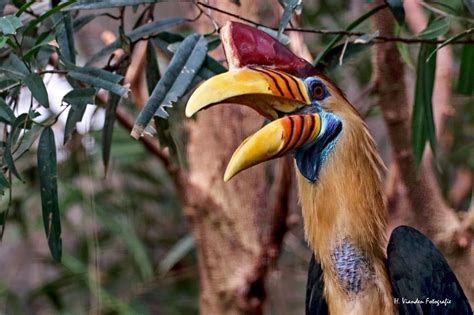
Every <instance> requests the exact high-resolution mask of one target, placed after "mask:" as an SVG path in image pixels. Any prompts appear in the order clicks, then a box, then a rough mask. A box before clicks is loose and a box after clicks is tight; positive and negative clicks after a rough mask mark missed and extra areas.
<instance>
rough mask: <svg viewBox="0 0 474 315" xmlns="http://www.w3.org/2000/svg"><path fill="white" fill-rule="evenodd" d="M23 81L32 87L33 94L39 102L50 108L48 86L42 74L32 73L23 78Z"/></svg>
mask: <svg viewBox="0 0 474 315" xmlns="http://www.w3.org/2000/svg"><path fill="white" fill-rule="evenodd" d="M23 82H25V85H26V86H27V87H28V88H29V89H30V91H31V94H32V95H33V97H34V98H35V99H36V100H37V101H38V103H40V104H41V105H42V106H44V107H46V108H48V107H49V99H48V91H46V86H45V85H44V82H43V79H42V78H41V76H40V75H39V74H37V73H30V74H28V75H27V76H26V77H24V78H23Z"/></svg>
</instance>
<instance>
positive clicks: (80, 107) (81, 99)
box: [63, 88, 96, 143]
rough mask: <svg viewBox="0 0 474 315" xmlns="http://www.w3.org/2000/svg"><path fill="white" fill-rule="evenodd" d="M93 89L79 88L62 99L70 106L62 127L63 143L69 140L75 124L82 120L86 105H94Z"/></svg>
mask: <svg viewBox="0 0 474 315" xmlns="http://www.w3.org/2000/svg"><path fill="white" fill-rule="evenodd" d="M95 92H96V90H95V89H94V88H80V89H75V90H72V91H71V92H69V93H67V94H66V95H65V96H64V97H63V102H64V103H67V104H69V105H71V108H70V110H69V113H68V115H67V120H66V126H65V127H64V143H66V142H68V141H69V140H70V139H71V135H72V133H73V132H74V130H75V129H76V124H77V123H78V122H80V121H81V120H82V116H84V113H85V111H86V107H87V105H88V104H94V95H95Z"/></svg>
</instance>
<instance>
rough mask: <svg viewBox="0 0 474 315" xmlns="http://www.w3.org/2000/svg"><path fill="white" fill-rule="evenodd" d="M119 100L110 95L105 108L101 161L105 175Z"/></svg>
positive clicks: (117, 97)
mask: <svg viewBox="0 0 474 315" xmlns="http://www.w3.org/2000/svg"><path fill="white" fill-rule="evenodd" d="M119 102H120V96H117V95H110V96H109V99H108V100H107V106H106V108H105V121H104V128H103V129H102V162H103V163H104V171H105V175H106V176H107V171H108V169H109V161H110V149H111V147H112V137H113V132H114V123H115V112H116V111H117V107H118V105H119Z"/></svg>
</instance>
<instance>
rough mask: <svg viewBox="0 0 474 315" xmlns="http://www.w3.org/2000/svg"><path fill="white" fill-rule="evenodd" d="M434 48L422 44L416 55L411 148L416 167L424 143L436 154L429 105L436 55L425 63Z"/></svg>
mask: <svg viewBox="0 0 474 315" xmlns="http://www.w3.org/2000/svg"><path fill="white" fill-rule="evenodd" d="M434 48H435V45H433V44H422V45H421V46H420V52H419V54H418V63H417V70H416V74H417V75H416V85H415V100H414V105H413V114H412V147H413V154H414V156H415V160H416V163H417V164H418V165H419V164H420V162H421V159H422V158H423V152H424V148H425V144H426V141H428V140H429V141H430V144H431V149H432V151H433V154H436V131H435V125H434V119H433V106H432V103H431V101H432V96H433V85H434V79H435V71H436V55H435V58H432V59H430V60H429V61H428V62H427V61H426V60H427V57H428V55H429V54H430V52H431V51H432V50H433V49H434Z"/></svg>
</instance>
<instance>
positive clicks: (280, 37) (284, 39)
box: [257, 26, 290, 45]
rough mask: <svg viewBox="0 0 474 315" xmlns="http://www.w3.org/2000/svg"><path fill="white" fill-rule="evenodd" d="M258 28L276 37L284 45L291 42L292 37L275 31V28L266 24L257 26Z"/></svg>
mask: <svg viewBox="0 0 474 315" xmlns="http://www.w3.org/2000/svg"><path fill="white" fill-rule="evenodd" d="M257 28H258V29H259V30H261V31H264V32H265V33H267V34H268V35H270V36H271V37H273V38H275V39H276V40H277V41H279V42H280V43H282V44H283V45H288V44H289V43H290V38H289V37H288V36H286V35H285V34H283V33H281V34H279V33H278V31H275V30H274V29H271V28H268V27H265V26H257Z"/></svg>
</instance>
